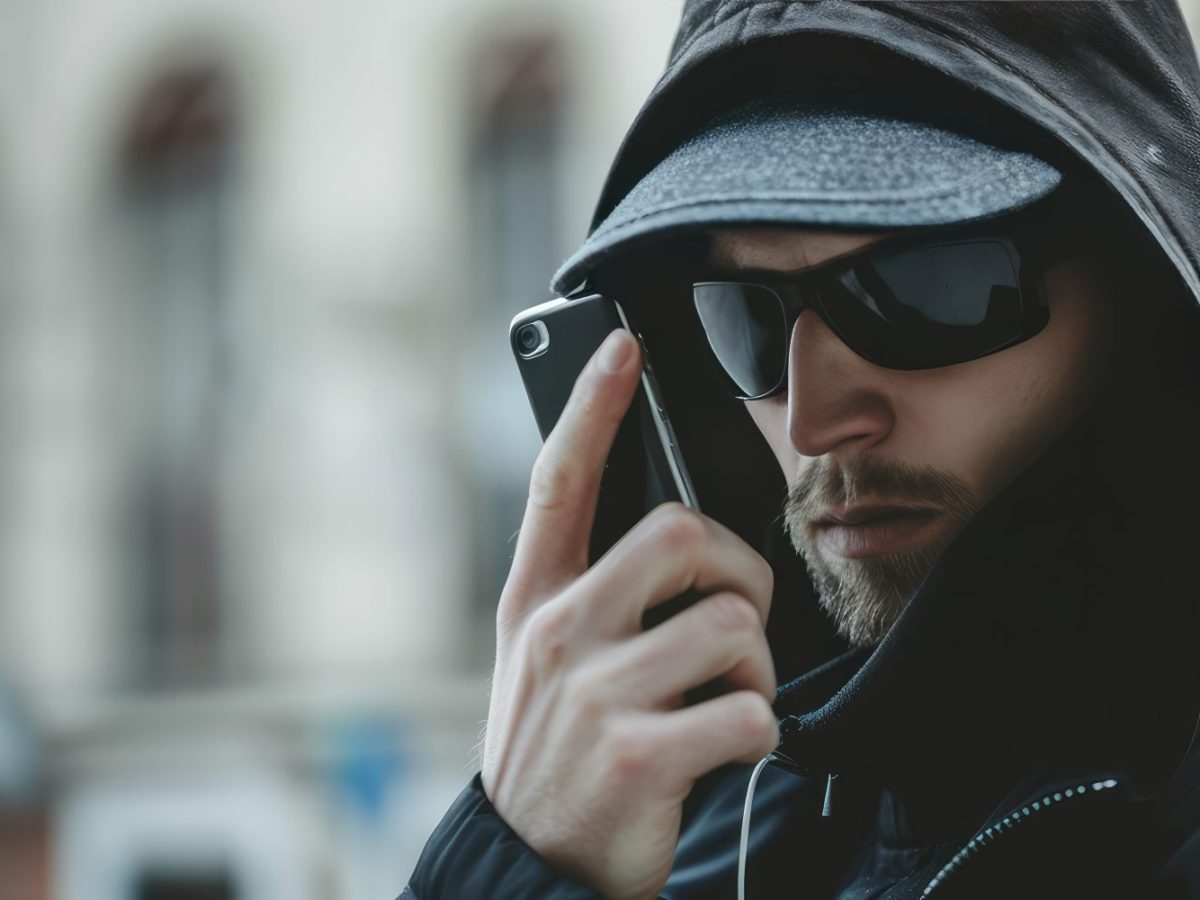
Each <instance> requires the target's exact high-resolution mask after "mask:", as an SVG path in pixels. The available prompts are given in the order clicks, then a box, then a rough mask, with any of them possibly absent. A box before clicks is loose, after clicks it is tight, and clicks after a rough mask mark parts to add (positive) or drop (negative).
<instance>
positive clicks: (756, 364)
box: [692, 282, 788, 397]
mask: <svg viewBox="0 0 1200 900" xmlns="http://www.w3.org/2000/svg"><path fill="white" fill-rule="evenodd" d="M692 293H693V298H694V300H695V303H696V312H697V313H699V315H700V324H701V325H702V326H703V327H704V333H705V335H707V337H708V343H709V346H710V347H712V350H713V353H714V354H715V355H716V357H717V361H718V362H720V364H721V366H722V367H723V368H724V369H725V372H726V373H727V374H728V375H729V377H730V378H732V379H733V382H734V384H735V385H737V388H738V390H739V391H741V393H742V394H743V395H744V396H746V397H757V396H759V395H761V394H765V393H767V392H768V391H771V390H773V389H774V388H775V386H776V385H778V384H779V382H780V380H781V379H782V378H783V375H784V369H785V368H786V366H787V340H788V335H787V324H786V319H785V317H784V312H783V304H782V303H781V302H780V300H779V297H778V296H776V294H775V292H774V291H772V290H771V289H770V288H766V287H762V286H760V285H757V284H739V283H736V282H702V283H700V284H697V285H695V286H694V287H693V288H692Z"/></svg>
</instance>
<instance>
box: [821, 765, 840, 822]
mask: <svg viewBox="0 0 1200 900" xmlns="http://www.w3.org/2000/svg"><path fill="white" fill-rule="evenodd" d="M835 778H837V773H836V772H830V773H829V774H828V775H826V776H825V802H824V803H823V804H822V805H821V817H822V818H826V819H827V818H829V817H830V816H832V815H833V779H835Z"/></svg>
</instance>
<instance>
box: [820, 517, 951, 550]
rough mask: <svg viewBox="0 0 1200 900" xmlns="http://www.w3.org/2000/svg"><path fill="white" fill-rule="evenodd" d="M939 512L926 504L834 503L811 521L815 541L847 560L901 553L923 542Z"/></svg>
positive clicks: (928, 537)
mask: <svg viewBox="0 0 1200 900" xmlns="http://www.w3.org/2000/svg"><path fill="white" fill-rule="evenodd" d="M941 518H942V517H941V515H940V513H939V511H938V510H936V509H932V508H930V507H919V506H898V505H894V504H863V505H858V506H845V505H843V506H834V507H830V508H829V509H827V510H826V511H825V513H824V514H823V515H822V516H821V517H820V518H819V519H816V520H815V521H814V522H813V528H814V530H815V532H816V537H817V540H818V541H819V542H820V543H821V545H822V546H824V547H825V548H826V549H827V550H829V551H830V552H832V553H834V554H836V555H838V556H841V557H845V558H847V559H859V558H862V557H867V556H880V555H883V554H890V553H904V552H909V551H912V550H918V549H920V548H921V547H922V546H924V545H925V544H927V543H928V542H929V541H930V540H931V539H932V537H933V536H934V534H935V532H936V531H937V530H938V528H939V527H940V524H941V523H940V522H939V519H941Z"/></svg>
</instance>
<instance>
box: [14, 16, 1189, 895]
mask: <svg viewBox="0 0 1200 900" xmlns="http://www.w3.org/2000/svg"><path fill="white" fill-rule="evenodd" d="M680 5H681V4H680V0H570V2H551V0H444V2H437V3H416V2H412V0H400V2H396V0H357V2H355V3H351V4H347V3H334V2H329V0H324V2H315V3H304V4H296V3H284V2H279V0H169V2H162V0H89V2H87V3H67V2H64V0H38V2H36V3H17V2H8V3H0V16H2V17H3V20H2V21H0V25H2V26H3V28H2V29H0V33H3V34H4V35H5V37H6V40H7V43H6V46H5V53H4V54H3V56H2V57H0V60H2V61H0V66H2V67H3V68H4V75H5V77H4V78H3V79H0V322H2V323H3V327H0V445H2V448H3V449H2V452H0V496H2V497H3V498H4V502H3V504H2V505H0V885H2V887H0V894H2V895H3V896H4V897H5V898H6V900H8V898H12V900H42V898H46V897H51V896H52V897H56V898H61V900H181V898H189V900H247V898H253V900H276V898H278V900H323V898H339V900H343V898H345V900H358V898H364V900H365V898H372V900H378V898H387V897H391V896H394V895H395V893H397V892H398V890H399V888H400V886H401V885H402V884H403V883H404V880H405V878H406V876H407V875H408V873H409V871H411V868H412V866H413V864H414V863H415V860H416V856H417V854H418V853H419V851H420V848H421V846H422V845H423V843H424V841H425V838H426V836H427V835H428V833H429V831H430V830H431V829H432V827H433V826H434V824H435V823H436V822H437V820H438V819H439V818H440V817H441V815H442V813H443V812H444V810H445V808H446V807H447V805H448V804H449V803H450V801H451V800H452V798H453V797H454V795H455V794H456V793H457V792H458V791H459V790H460V789H461V787H462V786H463V785H464V784H465V783H466V781H467V779H468V778H469V776H470V775H471V773H472V771H473V769H472V752H473V747H474V745H475V743H476V741H477V739H478V735H479V731H480V727H481V724H482V722H483V720H484V717H485V715H486V702H487V700H486V697H487V685H486V678H487V674H488V671H489V668H490V662H491V643H492V638H493V610H494V604H495V600H496V597H497V595H498V593H499V589H500V586H501V584H502V583H503V580H504V576H505V573H506V568H507V564H508V561H509V558H510V556H511V552H512V540H513V537H514V536H515V532H516V529H517V527H518V525H519V523H520V516H521V511H522V507H523V503H524V496H525V485H526V480H527V477H528V472H529V466H530V463H531V462H532V459H533V456H534V454H535V453H536V450H537V446H538V441H537V435H536V431H535V429H534V426H533V422H532V418H531V416H530V414H529V410H528V407H527V404H526V402H525V399H524V394H523V391H522V389H521V387H520V384H519V381H518V379H517V374H516V368H515V366H514V365H513V363H512V360H511V358H510V356H509V350H508V346H507V342H506V339H505V336H506V331H507V324H508V321H509V319H510V318H511V316H512V315H513V313H515V312H516V311H517V310H518V309H520V308H523V307H525V306H528V305H530V304H532V303H534V302H537V301H539V300H541V299H544V297H545V296H546V282H547V280H548V278H549V275H550V273H551V271H552V270H553V269H554V267H555V265H556V264H557V263H558V262H559V261H560V260H561V259H562V258H563V257H565V256H566V255H567V254H568V253H569V252H570V250H571V249H573V247H574V246H575V244H576V243H577V242H578V241H579V240H580V239H581V238H582V236H583V233H584V229H585V227H586V224H587V221H588V219H589V216H590V213H591V207H592V204H593V202H594V199H595V197H596V194H597V191H598V189H599V185H600V181H601V179H602V177H603V174H604V172H605V170H606V168H607V165H608V162H609V160H610V159H611V156H612V154H613V152H614V151H615V149H616V146H617V144H618V142H619V140H620V138H621V136H622V135H623V133H624V131H625V128H626V127H627V125H628V124H629V122H630V121H631V120H632V117H633V115H634V113H635V111H636V109H637V108H638V106H639V105H640V103H641V101H642V99H643V98H644V96H645V95H646V93H647V92H648V91H649V89H650V87H651V86H652V85H653V83H654V81H655V80H656V79H657V77H658V75H659V73H660V71H661V68H662V66H663V64H664V63H665V59H666V54H667V50H668V46H669V41H670V38H671V35H672V33H673V31H674V28H675V25H676V22H677V19H678V15H679V10H680ZM1193 11H1200V0H1188V12H1189V14H1191V13H1192V12H1193Z"/></svg>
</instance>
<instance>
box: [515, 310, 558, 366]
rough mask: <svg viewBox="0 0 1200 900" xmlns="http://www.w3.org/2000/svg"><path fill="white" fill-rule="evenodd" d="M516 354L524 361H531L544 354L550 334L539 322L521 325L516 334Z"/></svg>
mask: <svg viewBox="0 0 1200 900" xmlns="http://www.w3.org/2000/svg"><path fill="white" fill-rule="evenodd" d="M516 343H517V352H518V353H520V354H521V356H522V357H524V358H525V359H533V357H535V356H540V355H541V354H543V353H545V352H546V348H547V347H549V346H550V334H549V332H547V331H546V325H545V323H543V322H542V321H541V320H538V321H537V322H530V323H528V324H526V325H522V326H521V327H520V328H518V329H517V334H516Z"/></svg>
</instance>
